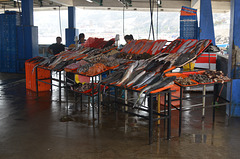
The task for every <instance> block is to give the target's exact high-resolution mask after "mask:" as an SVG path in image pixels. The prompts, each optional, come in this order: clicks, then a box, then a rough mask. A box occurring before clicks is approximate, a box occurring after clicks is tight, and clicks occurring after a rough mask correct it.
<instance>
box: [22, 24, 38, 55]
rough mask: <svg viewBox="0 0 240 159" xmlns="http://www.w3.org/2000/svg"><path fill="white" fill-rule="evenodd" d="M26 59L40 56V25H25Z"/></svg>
mask: <svg viewBox="0 0 240 159" xmlns="http://www.w3.org/2000/svg"><path fill="white" fill-rule="evenodd" d="M23 32H24V53H25V59H30V58H32V57H35V56H38V54H39V53H38V27H36V26H23Z"/></svg>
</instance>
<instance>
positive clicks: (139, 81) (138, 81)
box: [131, 72, 149, 87]
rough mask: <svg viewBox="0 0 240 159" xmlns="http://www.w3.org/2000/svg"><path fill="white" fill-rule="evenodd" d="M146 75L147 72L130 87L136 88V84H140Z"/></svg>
mask: <svg viewBox="0 0 240 159" xmlns="http://www.w3.org/2000/svg"><path fill="white" fill-rule="evenodd" d="M148 74H149V72H145V73H144V74H143V75H142V76H141V77H139V79H138V80H136V82H134V83H133V84H132V86H136V85H137V84H139V83H141V82H142V80H143V79H144V78H145V77H146V76H147V75H148ZM132 86H131V87H132Z"/></svg>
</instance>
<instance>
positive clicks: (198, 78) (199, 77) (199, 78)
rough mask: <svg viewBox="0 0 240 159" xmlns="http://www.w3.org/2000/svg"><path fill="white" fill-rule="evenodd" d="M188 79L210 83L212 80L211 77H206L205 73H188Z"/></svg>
mask: <svg viewBox="0 0 240 159" xmlns="http://www.w3.org/2000/svg"><path fill="white" fill-rule="evenodd" d="M189 78H190V79H193V80H194V81H196V82H198V83H202V84H204V83H212V82H213V80H212V79H211V78H208V76H206V75H201V74H191V75H189Z"/></svg>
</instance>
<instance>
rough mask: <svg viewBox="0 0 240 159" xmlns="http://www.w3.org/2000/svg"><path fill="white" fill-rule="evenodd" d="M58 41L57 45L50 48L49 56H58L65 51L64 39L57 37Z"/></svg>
mask: <svg viewBox="0 0 240 159" xmlns="http://www.w3.org/2000/svg"><path fill="white" fill-rule="evenodd" d="M56 41H57V43H54V44H52V45H50V46H49V47H48V53H49V54H52V55H56V54H59V53H60V52H62V51H64V50H65V45H63V44H61V42H62V38H61V37H57V38H56Z"/></svg>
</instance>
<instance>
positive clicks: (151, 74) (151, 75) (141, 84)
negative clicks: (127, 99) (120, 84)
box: [133, 72, 155, 88]
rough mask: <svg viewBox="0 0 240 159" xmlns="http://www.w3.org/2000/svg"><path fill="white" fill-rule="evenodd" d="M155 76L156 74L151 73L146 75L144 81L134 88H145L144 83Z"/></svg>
mask: <svg viewBox="0 0 240 159" xmlns="http://www.w3.org/2000/svg"><path fill="white" fill-rule="evenodd" d="M154 75H155V72H151V73H148V74H146V76H145V77H144V78H143V79H142V81H140V83H138V84H136V85H134V86H133V88H139V87H141V86H143V85H144V83H145V82H146V81H148V80H149V79H150V78H151V77H153V76H154Z"/></svg>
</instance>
